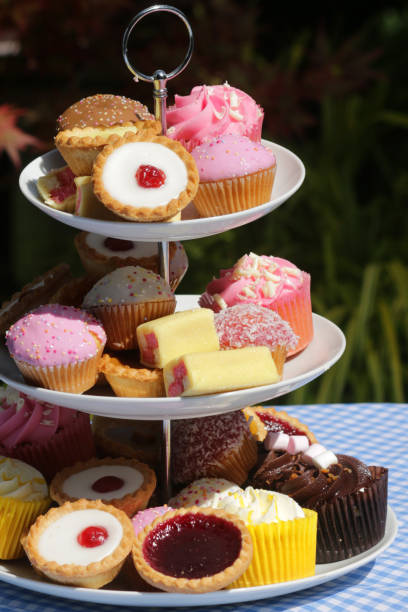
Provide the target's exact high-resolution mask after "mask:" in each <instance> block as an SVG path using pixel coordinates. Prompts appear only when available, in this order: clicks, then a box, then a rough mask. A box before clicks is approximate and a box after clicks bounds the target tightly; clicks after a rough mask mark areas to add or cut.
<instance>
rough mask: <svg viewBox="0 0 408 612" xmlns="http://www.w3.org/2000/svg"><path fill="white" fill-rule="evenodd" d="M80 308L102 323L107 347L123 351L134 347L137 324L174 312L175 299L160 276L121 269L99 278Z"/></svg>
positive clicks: (134, 268) (132, 268) (148, 272)
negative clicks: (90, 312)
mask: <svg viewBox="0 0 408 612" xmlns="http://www.w3.org/2000/svg"><path fill="white" fill-rule="evenodd" d="M82 306H83V308H86V309H88V310H91V311H92V312H93V313H94V314H95V316H96V317H98V319H100V320H101V321H102V323H103V325H104V328H105V331H106V335H107V347H108V348H111V349H113V350H126V349H133V348H137V338H136V329H137V327H138V325H140V324H141V323H143V322H144V321H150V320H151V319H156V318H158V317H163V316H165V315H168V314H169V313H172V312H174V309H175V307H176V299H175V297H174V294H173V292H172V290H171V288H170V285H169V284H168V283H167V281H166V280H165V279H164V278H162V277H161V276H159V274H155V273H154V272H152V271H151V270H146V268H142V267H140V266H123V267H121V268H117V269H116V270H113V272H109V273H108V274H106V275H105V276H103V277H102V278H101V279H99V280H98V281H97V282H96V283H95V285H94V286H93V287H92V289H91V290H90V291H89V292H88V293H87V294H86V296H85V297H84V300H83V303H82Z"/></svg>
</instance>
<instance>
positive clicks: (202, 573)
mask: <svg viewBox="0 0 408 612" xmlns="http://www.w3.org/2000/svg"><path fill="white" fill-rule="evenodd" d="M132 555H133V561H134V564H135V567H136V569H137V571H138V572H139V574H140V575H141V577H142V578H143V579H144V580H145V581H146V582H147V583H148V584H151V585H152V586H155V587H157V588H159V589H161V590H163V591H168V592H174V593H208V592H209V591H217V590H219V589H222V588H224V587H226V586H227V585H228V584H230V583H231V582H233V581H234V580H236V579H237V578H238V577H239V576H241V574H243V572H244V571H245V570H246V568H247V567H248V566H249V564H250V562H251V560H252V540H251V536H250V534H249V531H248V530H247V528H246V527H245V525H244V523H243V522H242V521H241V520H239V519H238V518H237V517H235V516H232V515H230V514H227V513H226V512H224V511H222V510H213V509H210V508H198V507H196V506H193V507H192V508H188V509H185V508H183V509H180V510H172V511H170V512H168V513H166V514H164V515H163V516H160V517H158V518H157V519H155V520H154V521H153V523H151V524H150V525H148V526H147V527H145V529H144V530H143V531H141V532H140V533H139V534H138V536H137V537H136V541H135V544H134V546H133V549H132Z"/></svg>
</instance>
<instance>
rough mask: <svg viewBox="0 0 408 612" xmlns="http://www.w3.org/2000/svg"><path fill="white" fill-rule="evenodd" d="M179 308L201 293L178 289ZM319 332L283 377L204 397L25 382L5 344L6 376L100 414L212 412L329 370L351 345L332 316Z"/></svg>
mask: <svg viewBox="0 0 408 612" xmlns="http://www.w3.org/2000/svg"><path fill="white" fill-rule="evenodd" d="M176 297H177V310H187V309H189V308H194V307H197V300H198V297H199V296H197V295H177V296H176ZM313 326H314V337H313V340H312V342H311V343H310V344H309V346H307V347H306V348H305V349H304V350H303V351H302V352H301V353H299V354H297V355H295V356H294V357H292V358H291V359H289V360H288V361H287V362H286V363H285V367H284V371H283V377H282V380H281V381H280V382H278V383H276V384H274V385H265V386H263V387H251V388H250V389H242V390H240V391H231V392H229V393H216V394H213V395H202V396H200V397H158V398H157V397H149V398H131V397H114V396H113V394H112V393H110V391H109V390H108V389H107V387H94V388H93V389H91V390H90V391H88V392H87V393H85V394H83V395H78V394H74V393H61V392H59V391H51V390H49V389H42V388H40V387H32V386H29V385H27V384H25V383H24V381H23V377H22V376H21V374H20V372H19V371H18V369H17V367H16V365H15V364H14V362H13V360H12V359H11V357H10V355H9V353H8V351H7V350H6V349H5V348H4V347H1V348H0V378H1V379H2V380H4V382H6V383H7V384H9V385H11V386H12V387H15V388H16V389H19V390H20V391H23V392H24V393H27V394H28V395H31V396H32V397H35V398H36V399H38V400H42V401H46V402H49V403H51V404H57V405H60V406H66V407H67V408H76V409H77V410H81V411H83V412H88V413H90V414H95V415H98V416H115V417H116V418H125V419H132V418H133V419H156V420H161V419H183V418H184V419H185V418H188V417H192V416H196V417H200V416H210V415H213V414H220V413H223V412H229V411H232V410H239V409H240V408H242V407H243V406H250V405H254V404H260V403H262V402H265V401H268V400H271V399H274V398H276V397H279V396H281V395H285V394H286V393H289V392H291V391H294V390H295V389H297V388H298V387H301V386H303V385H305V384H307V383H308V382H310V381H311V380H313V379H314V378H317V377H318V376H320V375H321V374H323V373H324V372H325V371H326V370H328V369H329V368H330V367H331V366H332V365H333V364H334V363H336V361H337V360H338V359H339V358H340V357H341V355H342V354H343V351H344V349H345V346H346V341H345V338H344V335H343V333H342V331H341V330H340V329H339V328H338V327H337V326H336V325H335V324H334V323H332V322H331V321H329V320H328V319H325V318H324V317H321V316H319V315H317V314H314V315H313Z"/></svg>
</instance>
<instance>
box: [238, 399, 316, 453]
mask: <svg viewBox="0 0 408 612" xmlns="http://www.w3.org/2000/svg"><path fill="white" fill-rule="evenodd" d="M242 411H243V413H244V415H245V418H246V419H247V421H248V424H249V429H250V431H251V433H252V435H253V436H254V437H255V439H256V440H257V441H258V442H263V441H264V440H265V438H266V436H267V434H268V429H267V427H266V426H265V424H264V423H263V422H262V419H261V418H260V417H259V416H258V415H259V414H262V413H263V414H265V415H269V416H271V417H272V418H273V417H276V418H277V419H279V420H281V421H284V422H285V423H287V424H288V425H290V426H292V427H293V428H294V429H297V430H299V432H301V434H303V435H304V436H307V438H308V440H309V442H310V444H315V443H316V442H317V439H316V436H315V435H314V433H313V432H311V431H310V429H309V428H308V426H307V425H304V423H301V422H300V421H299V420H298V419H297V418H296V417H292V416H290V415H289V414H288V413H287V412H285V410H275V408H272V406H270V407H268V408H264V407H263V406H247V407H246V408H243V409H242ZM301 434H300V433H299V434H298V435H301Z"/></svg>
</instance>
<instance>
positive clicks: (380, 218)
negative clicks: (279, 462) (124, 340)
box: [0, 0, 408, 403]
mask: <svg viewBox="0 0 408 612" xmlns="http://www.w3.org/2000/svg"><path fill="white" fill-rule="evenodd" d="M150 4H151V2H137V1H136V2H135V1H133V2H131V1H129V0H116V1H115V2H112V0H88V1H81V0H71V1H70V2H67V1H66V0H61V1H59V2H55V1H54V0H14V1H12V0H9V1H7V0H6V1H5V0H3V2H2V3H1V4H0V71H1V84H2V86H1V91H2V93H1V98H0V164H1V168H0V192H1V193H0V196H1V200H0V202H1V222H2V228H3V231H2V240H1V243H0V249H1V257H2V266H1V271H0V275H1V279H0V280H1V283H0V290H1V296H0V297H1V299H6V298H8V297H9V296H10V295H11V293H12V292H13V291H15V290H17V289H19V288H20V287H21V286H22V285H23V284H24V283H26V282H28V281H30V280H31V279H32V278H33V277H34V276H35V275H37V274H40V273H42V272H43V271H45V270H47V269H48V268H50V267H52V266H53V265H55V264H56V263H59V262H61V261H67V262H68V263H70V264H71V266H72V268H73V270H74V272H77V273H78V274H80V273H81V268H80V263H79V259H78V257H77V255H76V251H75V249H74V247H73V242H72V239H73V236H74V235H75V232H76V230H74V229H72V228H70V227H67V226H64V225H61V224H59V223H57V222H56V221H53V220H52V219H50V218H48V217H46V216H45V215H43V214H42V213H41V212H40V211H38V210H37V209H36V208H35V207H33V206H32V205H30V204H29V203H27V202H26V201H25V200H24V198H23V197H22V196H21V194H20V192H19V189H18V176H19V172H20V170H21V168H22V167H23V166H24V165H25V164H26V163H27V162H29V161H30V160H31V159H33V158H34V157H36V156H37V155H38V154H40V153H41V152H43V151H46V150H49V149H51V148H53V137H54V134H55V119H56V117H57V116H58V115H59V114H60V113H61V112H62V111H63V110H64V109H65V108H66V107H68V106H69V105H70V104H72V103H73V102H75V101H76V100H79V99H80V98H82V97H85V96H87V95H93V94H95V93H114V94H121V95H125V96H129V97H131V98H135V99H138V100H140V101H142V102H144V103H145V104H147V105H148V106H149V107H152V97H151V96H152V90H151V86H150V85H148V84H145V83H138V84H136V83H134V82H133V81H132V78H131V75H130V73H129V72H128V70H127V68H126V67H125V64H124V62H123V60H122V55H121V39H122V35H123V32H124V29H125V28H126V26H127V24H128V23H129V21H130V20H131V18H132V17H133V16H134V15H135V14H136V13H137V12H138V11H139V10H141V9H142V8H144V7H146V6H149V5H150ZM173 5H174V6H177V7H178V8H180V9H181V10H182V11H183V12H185V14H186V15H187V17H188V19H189V20H190V22H191V25H192V27H193V31H194V35H195V50H194V54H193V58H192V60H191V62H190V64H189V66H188V68H187V69H186V70H185V71H184V73H183V74H182V75H180V76H179V77H178V78H177V79H175V80H173V81H171V82H169V86H168V88H169V102H170V103H171V102H172V98H173V96H174V93H179V94H187V93H189V91H190V90H191V88H192V87H193V86H195V85H199V84H204V83H205V84H214V83H222V82H224V81H228V82H229V83H230V84H231V85H233V86H235V87H238V88H240V89H243V90H244V91H246V92H247V93H249V94H250V95H251V96H252V97H253V98H255V100H256V101H257V102H258V103H259V104H260V105H261V106H263V108H264V110H265V121H264V131H263V135H264V137H265V138H268V139H270V140H273V141H275V142H278V143H279V144H282V145H284V146H286V147H288V148H290V149H291V150H293V151H294V152H295V153H296V154H297V155H299V156H300V157H301V159H302V160H303V162H304V163H305V166H306V180H305V183H304V185H303V186H302V188H301V189H300V191H299V192H298V193H297V194H296V195H295V196H294V197H293V198H291V200H289V201H288V202H287V203H285V204H284V205H283V206H282V207H280V208H279V209H278V210H276V211H275V212H273V213H272V214H270V215H269V216H267V217H265V218H263V219H261V220H259V221H257V222H255V223H253V224H251V225H248V226H246V227H243V228H238V229H236V230H233V231H231V232H226V233H225V234H221V235H218V236H214V237H209V238H206V239H200V240H196V241H189V242H186V243H184V244H185V248H186V250H187V253H188V256H189V260H190V268H189V271H188V274H187V276H186V277H185V279H184V280H183V283H182V284H181V286H180V289H179V291H180V292H182V293H200V292H202V291H203V289H204V287H205V285H206V283H207V282H208V280H209V279H210V278H211V276H212V275H213V274H216V273H217V272H218V270H219V268H221V267H228V266H230V265H232V264H233V263H234V262H235V261H236V259H238V257H240V256H241V255H242V254H244V253H246V252H249V251H250V250H252V251H254V252H256V253H258V254H267V255H278V256H281V257H285V258H287V259H290V260H291V261H293V263H295V264H296V265H298V266H299V267H300V268H302V269H304V270H306V271H308V272H310V273H311V275H312V299H313V309H314V311H315V312H317V313H319V314H322V315H324V316H326V317H328V318H330V319H331V320H332V321H334V322H335V323H337V324H338V325H340V327H341V328H342V329H343V331H344V332H345V333H346V336H347V349H346V353H345V355H344V356H343V357H342V359H341V360H340V361H339V363H338V364H337V365H336V366H335V367H334V368H332V370H330V371H329V372H328V373H327V374H325V376H323V377H322V378H321V379H319V380H317V381H315V382H314V383H311V384H309V385H307V386H306V387H305V388H302V389H299V390H298V391H296V392H295V393H293V394H291V395H290V396H287V397H285V398H281V400H280V403H284V402H285V401H288V402H290V403H295V402H311V403H312V402H325V401H330V402H336V401H366V400H367V401H383V400H388V401H402V400H403V399H404V391H405V390H406V389H407V386H408V375H407V367H406V366H407V356H408V351H407V344H408V264H407V255H408V247H407V235H408V231H407V230H408V222H407V214H406V209H405V207H406V204H407V195H408V173H407V171H406V166H407V159H408V145H407V138H406V135H407V127H408V113H407V108H408V106H407V102H408V88H407V79H406V72H407V65H408V61H407V60H408V57H407V56H408V53H407V44H406V41H407V37H408V6H407V3H406V2H371V3H370V5H369V6H370V9H369V11H368V12H367V5H366V3H359V2H353V3H351V2H345V3H341V4H338V3H330V2H329V3H325V4H324V7H325V8H324V10H323V11H322V3H313V2H312V3H304V5H296V8H294V5H293V4H292V3H286V4H283V5H279V6H278V5H277V4H276V3H271V2H266V1H265V2H262V1H258V2H257V1H253V2H239V1H238V0H209V1H205V0H203V1H196V2H187V1H183V0H181V1H176V0H174V2H173ZM186 43H187V39H186V32H185V29H184V26H183V25H182V24H181V22H179V20H178V19H177V18H176V17H174V16H171V15H166V14H162V15H160V16H150V17H148V18H146V19H145V20H143V21H142V22H141V24H139V25H138V26H137V28H136V29H135V30H134V34H132V38H131V42H130V44H129V49H130V56H131V58H132V61H133V62H134V63H135V64H137V66H138V67H139V68H140V70H142V71H143V72H145V73H149V74H150V73H152V72H153V71H154V69H156V68H163V69H165V70H171V69H172V68H173V67H174V66H175V65H176V64H178V63H179V62H180V60H181V59H182V57H183V56H184V53H185V50H186Z"/></svg>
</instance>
